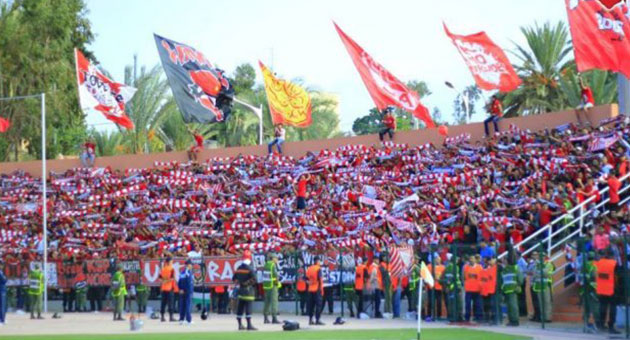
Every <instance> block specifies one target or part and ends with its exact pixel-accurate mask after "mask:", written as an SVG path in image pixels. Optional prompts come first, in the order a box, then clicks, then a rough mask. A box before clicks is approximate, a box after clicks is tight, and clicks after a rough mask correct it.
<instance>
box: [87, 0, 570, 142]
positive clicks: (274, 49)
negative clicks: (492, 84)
mask: <svg viewBox="0 0 630 340" xmlns="http://www.w3.org/2000/svg"><path fill="white" fill-rule="evenodd" d="M86 2H87V7H88V10H89V13H88V18H89V19H90V21H91V23H92V31H93V32H94V33H95V39H94V41H93V42H92V43H91V44H90V45H89V46H88V49H89V50H91V51H93V52H94V54H95V56H96V58H97V59H98V61H99V62H100V63H101V67H103V68H104V69H106V70H107V71H108V72H110V74H111V75H112V76H113V77H114V80H117V81H120V82H122V81H123V75H124V67H125V66H126V65H131V64H132V63H133V56H134V54H137V56H138V64H139V65H144V66H146V67H148V68H150V67H153V66H154V65H156V64H158V63H159V57H158V54H157V50H156V47H155V42H154V40H153V33H157V34H159V35H162V36H164V37H167V38H170V39H172V40H175V41H178V42H181V43H185V44H188V45H190V46H192V47H194V48H196V49H197V50H199V51H201V52H202V53H203V54H204V55H205V56H206V58H208V60H210V61H211V62H214V63H215V64H216V65H218V66H219V67H220V68H222V69H224V70H226V71H227V72H228V74H231V73H232V72H233V70H234V69H235V68H236V66H238V65H240V64H242V63H250V64H252V65H253V66H255V68H256V72H257V74H256V81H257V82H258V83H261V82H262V75H261V73H260V69H259V68H258V66H257V61H258V60H261V61H262V62H263V63H265V64H267V66H270V67H272V69H273V71H274V72H276V73H277V75H278V76H280V77H284V78H286V79H296V78H299V79H301V80H302V81H303V82H304V84H305V85H307V86H308V87H310V88H313V89H315V90H318V91H323V92H330V93H334V94H336V95H337V96H338V98H339V100H340V120H341V124H340V127H341V130H342V131H351V129H352V122H353V121H354V120H355V119H356V118H358V117H361V116H363V115H365V114H367V113H368V111H369V109H370V108H372V107H374V104H373V102H372V100H371V98H370V96H369V94H368V92H367V90H366V89H365V86H364V85H363V83H362V81H361V78H360V77H359V74H358V72H357V70H356V68H355V67H354V65H353V64H352V61H351V59H350V56H349V55H348V53H347V51H346V50H345V48H344V46H343V44H342V43H341V40H340V39H339V36H338V35H337V33H336V31H335V29H334V26H333V21H335V22H336V23H337V24H338V25H339V26H340V27H341V29H343V30H344V31H345V32H346V34H348V35H349V36H350V37H351V38H353V39H354V40H355V41H356V42H357V43H358V44H359V45H361V46H362V47H363V48H364V49H365V51H366V52H367V53H369V54H371V55H372V57H373V58H374V59H375V60H376V61H377V62H379V63H380V64H381V65H383V66H384V67H385V68H386V69H388V70H389V71H390V72H391V73H392V74H394V75H395V76H396V77H397V78H398V79H400V80H402V81H403V82H407V81H409V80H423V81H425V82H426V83H427V84H428V86H429V89H430V90H431V92H432V94H431V95H429V96H427V97H425V98H424V99H423V104H424V105H425V106H427V107H428V108H429V109H430V110H431V111H433V108H435V107H437V108H439V109H440V111H441V113H442V118H443V119H446V120H447V121H451V122H452V120H453V118H452V112H453V100H454V99H455V96H456V95H457V93H456V92H455V91H454V90H452V89H449V88H447V87H446V86H445V85H444V81H447V80H448V81H450V82H451V83H453V84H454V85H455V86H456V87H458V88H461V89H463V88H464V87H465V86H468V85H472V84H473V83H474V80H473V78H472V75H471V74H470V72H469V70H468V68H467V67H466V65H465V64H464V61H463V59H462V58H461V57H460V55H459V54H458V52H457V50H456V49H455V47H454V46H453V44H452V43H451V41H450V40H449V38H448V37H447V36H446V34H445V33H444V31H443V28H442V22H445V23H446V24H447V25H448V26H449V29H450V30H451V32H453V33H456V34H462V35H464V34H472V33H476V32H479V31H486V33H488V35H489V36H490V38H491V39H492V40H494V42H495V43H497V44H498V45H499V46H500V47H502V48H503V49H505V50H506V52H507V55H508V57H509V58H510V60H511V61H512V62H513V63H515V62H516V61H517V59H516V57H514V55H512V54H511V53H510V51H514V50H515V48H514V44H515V43H516V44H525V40H524V38H523V35H522V33H521V31H520V28H521V27H522V26H530V25H535V24H536V23H538V24H541V25H542V24H543V23H545V22H547V21H550V22H552V23H554V24H555V23H556V22H558V21H563V22H565V23H566V21H567V17H566V11H565V7H564V0H474V1H470V0H434V1H433V0H407V1H404V0H388V1H382V0H380V1H374V0H363V1H356V0H343V1H342V0H317V1H312V0H310V1H302V0H265V1H260V0H259V1H255V0H225V1H223V0H194V1H193V0H178V1H173V0H108V1H103V0H87V1H86ZM490 95H491V93H488V92H485V96H486V97H489V96H490ZM483 118H484V114H483V113H478V114H476V115H475V116H473V119H472V120H473V121H481V120H483ZM106 122H107V121H106V120H105V119H104V118H102V117H100V116H98V115H89V116H88V124H94V126H95V127H97V128H99V129H102V128H108V124H107V123H106Z"/></svg>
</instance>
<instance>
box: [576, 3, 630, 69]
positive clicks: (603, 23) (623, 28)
mask: <svg viewBox="0 0 630 340" xmlns="http://www.w3.org/2000/svg"><path fill="white" fill-rule="evenodd" d="M565 1H566V7H567V14H568V16H569V25H570V26H571V35H572V36H573V51H574V52H575V61H576V63H577V68H578V71H580V72H584V71H588V70H592V69H600V70H610V71H613V72H620V73H623V74H624V75H625V76H626V77H630V40H629V39H630V10H629V9H628V4H627V3H626V1H625V0H590V1H586V0H565Z"/></svg>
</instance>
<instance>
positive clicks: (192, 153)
mask: <svg viewBox="0 0 630 340" xmlns="http://www.w3.org/2000/svg"><path fill="white" fill-rule="evenodd" d="M186 129H188V132H189V133H190V134H191V135H192V136H193V138H194V139H195V144H194V145H193V146H191V147H190V149H189V150H188V160H189V161H193V162H196V161H197V156H198V155H199V152H201V150H203V136H202V135H200V134H199V133H198V132H197V131H196V130H191V129H190V128H189V127H188V126H186Z"/></svg>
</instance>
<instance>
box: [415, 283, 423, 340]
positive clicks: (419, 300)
mask: <svg viewBox="0 0 630 340" xmlns="http://www.w3.org/2000/svg"><path fill="white" fill-rule="evenodd" d="M423 283H424V280H423V279H422V277H421V278H420V284H419V285H418V308H417V310H416V317H417V318H418V337H417V339H418V340H420V338H421V337H422V284H423Z"/></svg>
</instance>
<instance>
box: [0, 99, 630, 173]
mask: <svg viewBox="0 0 630 340" xmlns="http://www.w3.org/2000/svg"><path fill="white" fill-rule="evenodd" d="M618 111H619V109H618V107H617V105H616V104H612V105H603V106H597V107H595V108H594V109H593V110H591V112H590V113H589V119H590V120H591V122H593V123H597V122H599V121H600V120H602V119H605V118H610V117H615V116H617V114H618ZM576 122H577V118H576V116H575V111H562V112H553V113H547V114H543V115H535V116H524V117H517V118H506V119H503V120H501V121H500V122H499V128H500V129H501V130H505V129H507V128H508V127H509V125H510V124H515V125H517V126H518V127H520V128H522V129H531V130H542V129H545V128H553V127H556V126H558V125H562V124H566V123H576ZM448 129H449V135H450V136H457V135H460V134H462V133H470V134H471V136H472V140H473V141H475V140H479V139H481V138H482V137H483V135H484V129H483V123H472V124H466V125H458V126H449V127H448ZM394 141H395V142H396V143H408V144H410V145H419V144H425V143H434V144H435V145H438V144H442V141H443V137H442V136H440V135H439V134H438V132H437V129H431V130H414V131H402V132H398V133H396V136H395V138H394ZM375 143H378V136H377V135H364V136H357V137H345V138H336V139H325V140H310V141H304V142H288V143H285V144H284V145H283V149H284V150H283V151H284V153H285V155H289V156H294V157H301V156H303V155H304V154H306V152H307V151H317V150H321V149H330V150H334V149H336V148H338V147H340V146H343V145H347V144H364V145H372V144H375ZM266 153H267V146H266V145H264V146H245V147H232V148H222V149H211V150H204V151H202V152H201V154H200V155H199V159H200V160H205V159H207V158H212V157H227V156H237V155H238V154H252V155H265V154H266ZM187 160H188V158H187V156H186V152H168V153H152V154H139V155H121V156H112V157H100V158H97V159H96V166H98V167H105V166H111V167H112V169H114V170H116V169H121V170H123V169H127V168H146V167H151V166H153V162H155V161H180V162H186V161H187ZM41 166H42V163H41V161H29V162H17V163H0V173H11V172H13V171H15V170H24V171H26V172H29V173H31V174H32V175H35V176H40V175H41ZM80 166H81V163H80V161H79V160H78V159H66V160H49V161H47V162H46V167H47V169H48V170H49V171H51V170H52V171H55V172H62V171H65V170H66V169H70V168H75V167H80Z"/></svg>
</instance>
